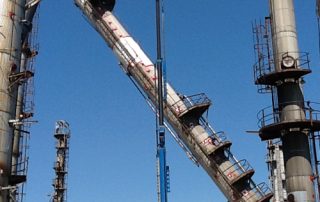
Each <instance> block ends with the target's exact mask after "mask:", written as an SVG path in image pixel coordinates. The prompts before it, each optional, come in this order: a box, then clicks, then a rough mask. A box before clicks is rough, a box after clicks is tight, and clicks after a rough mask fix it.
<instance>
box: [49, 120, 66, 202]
mask: <svg viewBox="0 0 320 202" xmlns="http://www.w3.org/2000/svg"><path fill="white" fill-rule="evenodd" d="M54 137H55V138H56V140H57V142H56V149H57V157H56V162H55V165H54V170H55V173H56V178H55V179H54V182H53V187H54V194H53V196H52V202H65V201H66V199H67V186H66V183H67V174H68V158H69V138H70V129H69V124H68V123H67V122H66V121H63V120H61V121H57V122H56V129H55V133H54Z"/></svg>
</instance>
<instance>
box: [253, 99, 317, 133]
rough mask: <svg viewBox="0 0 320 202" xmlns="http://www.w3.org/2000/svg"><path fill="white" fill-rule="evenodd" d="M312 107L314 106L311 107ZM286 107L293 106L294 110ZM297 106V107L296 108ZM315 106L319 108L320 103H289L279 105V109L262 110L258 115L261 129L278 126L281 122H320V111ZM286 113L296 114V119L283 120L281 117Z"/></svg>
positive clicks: (267, 108)
mask: <svg viewBox="0 0 320 202" xmlns="http://www.w3.org/2000/svg"><path fill="white" fill-rule="evenodd" d="M311 105H312V106H311ZM286 106H293V107H292V109H287V108H286V109H285V110H282V109H283V108H285V107H286ZM294 106H296V107H294ZM314 106H316V107H317V106H319V107H320V103H315V102H309V101H307V102H288V103H282V104H279V107H278V108H273V107H272V106H270V107H266V108H264V109H262V110H260V111H259V112H258V114H257V118H258V126H259V128H262V127H265V126H268V125H271V124H276V123H280V122H296V121H311V122H312V121H320V111H319V110H317V109H315V108H314ZM284 113H288V114H289V113H290V114H295V115H298V116H295V118H294V119H289V120H281V115H282V114H284Z"/></svg>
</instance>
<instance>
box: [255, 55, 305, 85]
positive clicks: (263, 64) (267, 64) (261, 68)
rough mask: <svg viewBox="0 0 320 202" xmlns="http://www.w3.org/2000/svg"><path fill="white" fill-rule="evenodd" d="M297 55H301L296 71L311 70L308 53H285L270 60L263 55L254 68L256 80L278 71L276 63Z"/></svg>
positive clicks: (297, 61) (297, 60) (297, 59)
mask: <svg viewBox="0 0 320 202" xmlns="http://www.w3.org/2000/svg"><path fill="white" fill-rule="evenodd" d="M291 54H297V55H299V57H298V58H295V60H296V67H295V68H296V69H306V70H310V60H309V53H308V52H283V53H279V54H278V57H277V58H273V57H272V58H269V59H268V57H267V56H266V55H261V56H260V59H259V60H258V61H257V62H256V63H255V64H254V65H253V68H254V78H255V80H257V79H259V78H260V77H262V76H264V75H268V74H270V73H273V72H275V71H276V69H275V63H276V62H277V61H281V60H282V59H283V58H284V57H285V56H288V55H291Z"/></svg>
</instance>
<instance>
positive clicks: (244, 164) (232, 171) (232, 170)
mask: <svg viewBox="0 0 320 202" xmlns="http://www.w3.org/2000/svg"><path fill="white" fill-rule="evenodd" d="M249 170H253V168H252V167H251V165H250V164H249V162H248V161H247V160H246V159H243V160H240V161H236V162H235V163H234V164H232V165H231V166H229V167H228V168H226V169H225V170H224V171H223V174H224V175H225V176H227V177H228V179H229V180H230V181H232V180H234V179H237V178H238V177H239V176H241V175H242V174H243V173H245V172H247V171H249Z"/></svg>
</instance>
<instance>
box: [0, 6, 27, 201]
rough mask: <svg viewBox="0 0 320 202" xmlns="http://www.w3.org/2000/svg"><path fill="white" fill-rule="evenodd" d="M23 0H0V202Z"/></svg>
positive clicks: (5, 184)
mask: <svg viewBox="0 0 320 202" xmlns="http://www.w3.org/2000/svg"><path fill="white" fill-rule="evenodd" d="M25 4H26V1H25V0H16V1H11V0H2V1H0V14H1V15H0V68H1V71H0V100H1V102H0V117H1V122H0V172H1V175H0V187H1V188H2V190H0V202H6V201H9V198H10V196H9V191H8V190H9V189H10V186H11V187H14V186H15V184H14V183H13V182H10V181H11V167H12V163H11V158H12V143H13V131H14V124H13V122H12V120H15V115H16V114H15V112H16V103H17V88H18V82H17V81H16V80H15V78H16V77H15V75H16V74H18V73H19V69H20V58H21V49H22V43H21V41H22V32H23V19H24V18H25V7H24V6H25Z"/></svg>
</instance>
